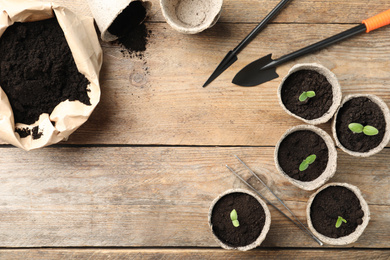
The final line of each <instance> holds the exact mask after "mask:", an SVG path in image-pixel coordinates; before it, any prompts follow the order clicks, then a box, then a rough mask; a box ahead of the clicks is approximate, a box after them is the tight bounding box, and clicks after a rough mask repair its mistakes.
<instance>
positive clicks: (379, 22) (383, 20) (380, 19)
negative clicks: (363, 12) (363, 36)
mask: <svg viewBox="0 0 390 260" xmlns="http://www.w3.org/2000/svg"><path fill="white" fill-rule="evenodd" d="M362 23H364V24H365V25H366V27H367V30H366V32H371V31H373V30H375V29H378V28H381V27H382V26H385V25H388V24H390V9H389V10H387V11H384V12H382V13H380V14H377V15H375V16H373V17H371V18H368V19H366V20H363V22H362Z"/></svg>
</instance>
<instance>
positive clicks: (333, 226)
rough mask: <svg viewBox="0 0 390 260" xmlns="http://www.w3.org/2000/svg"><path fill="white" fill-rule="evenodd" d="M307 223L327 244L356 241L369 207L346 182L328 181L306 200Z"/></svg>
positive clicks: (361, 231) (365, 221) (366, 219)
mask: <svg viewBox="0 0 390 260" xmlns="http://www.w3.org/2000/svg"><path fill="white" fill-rule="evenodd" d="M306 215H307V223H308V226H309V229H310V230H311V232H312V233H313V234H314V235H315V236H317V237H318V238H319V239H320V240H321V241H322V242H324V243H326V244H330V245H347V244H351V243H353V242H355V241H356V240H357V239H358V238H359V237H360V235H361V234H362V233H363V231H364V229H365V228H366V227H367V225H368V222H369V220H370V210H369V208H368V205H367V202H366V201H365V200H364V198H363V196H362V194H361V192H360V190H359V189H358V188H357V187H355V186H353V185H351V184H348V183H329V184H327V185H325V186H323V187H321V189H319V190H318V191H316V192H315V193H314V194H312V195H311V196H310V198H309V200H308V203H307V208H306Z"/></svg>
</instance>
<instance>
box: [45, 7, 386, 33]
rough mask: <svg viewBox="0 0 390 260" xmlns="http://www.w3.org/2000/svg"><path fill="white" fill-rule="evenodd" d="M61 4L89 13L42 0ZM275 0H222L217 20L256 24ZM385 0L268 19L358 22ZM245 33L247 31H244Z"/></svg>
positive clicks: (155, 17)
mask: <svg viewBox="0 0 390 260" xmlns="http://www.w3.org/2000/svg"><path fill="white" fill-rule="evenodd" d="M43 1H44V2H54V3H57V4H59V5H61V6H65V7H67V8H69V9H70V10H72V11H74V12H76V13H78V14H82V15H89V16H91V12H90V10H89V6H88V3H87V0H81V1H80V0H43ZM149 1H150V2H151V3H152V10H151V12H150V14H149V16H150V17H149V18H148V20H149V21H153V22H165V19H164V17H163V16H162V12H161V8H160V4H159V0H149ZM277 3H279V0H268V1H262V2H259V1H258V0H240V1H234V0H225V1H224V3H223V9H222V15H221V18H220V20H219V22H222V23H259V22H260V21H261V20H262V19H263V18H264V17H265V16H266V15H267V14H268V13H269V12H270V11H271V10H272V9H273V8H274V7H275V6H276V4H277ZM387 4H388V2H387V0H375V1H364V0H346V1H339V0H328V1H324V0H305V1H292V2H291V3H290V4H289V5H288V6H287V7H286V8H285V9H284V10H283V11H282V12H281V13H280V14H279V15H278V16H277V17H276V18H275V19H274V20H273V21H272V22H277V23H359V22H361V21H362V20H363V19H366V18H369V17H371V16H373V15H376V14H378V13H380V12H382V11H385V10H387V9H388V6H387ZM248 32H249V31H248Z"/></svg>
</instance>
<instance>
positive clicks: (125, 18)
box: [107, 1, 146, 38]
mask: <svg viewBox="0 0 390 260" xmlns="http://www.w3.org/2000/svg"><path fill="white" fill-rule="evenodd" d="M145 16H146V9H145V7H144V6H143V5H142V2H141V1H134V2H131V3H130V4H129V5H128V6H127V7H126V8H125V9H124V10H123V11H122V12H121V13H120V14H119V15H118V17H117V18H116V19H115V21H114V22H113V23H112V24H111V25H110V27H109V28H108V29H107V30H108V32H109V33H111V34H113V35H116V36H118V37H119V38H121V37H123V36H125V35H127V34H128V33H129V32H131V31H132V30H134V29H135V28H136V27H138V26H139V25H140V24H141V22H142V21H143V20H144V19H145Z"/></svg>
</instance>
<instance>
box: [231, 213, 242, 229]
mask: <svg viewBox="0 0 390 260" xmlns="http://www.w3.org/2000/svg"><path fill="white" fill-rule="evenodd" d="M230 219H231V220H232V223H233V226H235V227H238V226H240V222H238V220H237V219H238V215H237V211H236V210H235V209H233V210H232V212H230Z"/></svg>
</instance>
